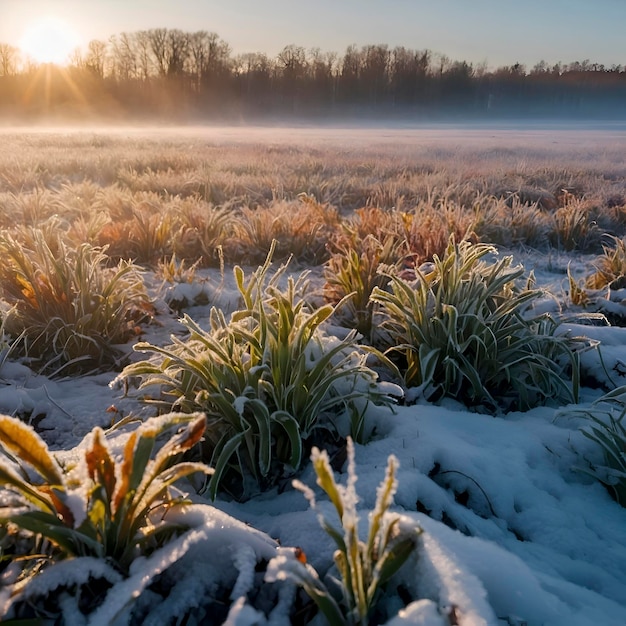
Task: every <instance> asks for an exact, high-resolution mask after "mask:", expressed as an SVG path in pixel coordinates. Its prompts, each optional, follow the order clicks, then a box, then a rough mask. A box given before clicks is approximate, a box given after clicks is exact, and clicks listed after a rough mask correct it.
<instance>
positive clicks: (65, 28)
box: [19, 17, 79, 65]
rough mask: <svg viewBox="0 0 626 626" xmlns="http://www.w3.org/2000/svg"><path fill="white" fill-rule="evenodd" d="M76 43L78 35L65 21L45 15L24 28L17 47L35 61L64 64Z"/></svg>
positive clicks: (77, 42)
mask: <svg viewBox="0 0 626 626" xmlns="http://www.w3.org/2000/svg"><path fill="white" fill-rule="evenodd" d="M78 44H79V39H78V35H77V34H76V31H75V30H74V29H73V28H72V27H71V26H70V25H69V24H68V23H67V22H65V21H63V20H62V19H59V18H56V17H45V18H40V19H37V21H35V22H33V23H32V24H31V25H30V26H29V27H28V28H27V29H26V31H25V32H24V34H23V35H22V39H21V40H20V43H19V47H20V49H21V50H22V52H23V53H24V54H26V55H27V56H28V57H29V58H30V59H32V60H33V61H35V62H37V63H54V64H55V65H66V64H67V63H68V62H69V57H70V54H71V53H72V52H73V51H74V50H75V49H76V47H77V46H78Z"/></svg>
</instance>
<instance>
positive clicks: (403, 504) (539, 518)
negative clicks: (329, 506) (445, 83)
mask: <svg viewBox="0 0 626 626" xmlns="http://www.w3.org/2000/svg"><path fill="white" fill-rule="evenodd" d="M520 260H521V261H522V262H523V263H524V265H525V267H526V268H527V269H528V270H531V269H534V271H535V274H536V276H537V278H538V282H539V283H540V284H542V285H545V286H547V287H548V288H549V290H550V292H551V293H552V294H553V295H554V299H553V300H552V301H550V299H547V300H546V302H547V304H546V306H547V307H557V306H558V305H559V302H562V301H564V300H565V295H564V290H565V289H566V283H567V280H566V279H567V277H566V274H565V270H566V268H567V264H568V262H569V261H570V260H571V261H572V265H571V268H572V271H573V273H574V274H575V275H576V274H578V275H582V274H584V273H585V272H588V271H589V267H588V262H589V259H588V258H585V257H576V258H571V259H570V258H569V257H566V256H565V255H563V256H556V257H554V256H553V257H551V258H548V257H546V256H545V255H539V254H536V253H532V252H527V253H524V254H521V253H520ZM200 275H201V276H202V277H204V278H205V279H206V282H205V284H204V286H203V288H204V289H205V291H206V293H207V294H208V296H209V299H210V300H211V304H217V305H218V306H224V307H226V308H228V307H229V306H232V304H233V301H234V300H236V291H235V289H234V284H233V283H232V281H231V276H229V275H228V273H227V275H226V277H225V280H224V282H223V283H222V280H221V278H220V277H219V275H218V274H216V273H212V272H206V273H200ZM148 278H150V277H148ZM179 289H181V290H182V291H185V290H187V291H189V290H191V289H192V287H190V286H183V287H179ZM196 289H197V287H196ZM161 294H163V292H161ZM189 295H190V296H191V297H193V294H189ZM160 310H161V313H160V314H159V315H158V316H157V318H156V323H155V324H153V325H151V326H149V327H147V328H146V332H145V335H144V337H143V339H145V340H147V341H150V342H152V343H161V344H165V343H167V341H168V339H167V338H168V336H169V335H170V334H171V333H178V332H181V331H182V327H181V326H180V325H179V324H178V322H177V320H176V315H175V314H174V313H172V312H168V310H167V307H166V306H165V305H164V304H163V303H162V304H161V305H160ZM186 312H187V313H189V315H191V316H192V317H193V318H194V319H195V320H196V321H198V322H199V323H200V324H202V322H203V320H206V319H207V316H208V307H207V306H194V307H190V308H189V309H187V310H186ZM581 328H582V329H583V330H584V331H585V332H588V333H589V334H590V336H592V338H597V339H599V340H601V341H602V342H603V343H604V344H606V349H604V350H603V352H602V357H603V361H604V363H601V362H600V358H599V356H598V353H597V352H589V353H587V354H586V355H585V357H584V360H583V366H584V369H585V370H586V371H588V372H592V373H594V376H595V377H596V378H600V379H601V378H602V376H603V374H602V372H604V371H605V370H608V371H609V372H611V371H613V373H614V375H615V376H618V373H617V370H613V367H614V366H615V365H617V364H619V362H620V360H624V361H626V330H624V329H622V328H619V327H610V328H606V327H604V328H603V327H595V326H586V327H584V328H583V327H579V326H572V330H573V331H575V332H580V331H581ZM618 369H619V368H618ZM117 373H118V372H111V373H110V374H100V375H97V376H86V377H82V378H74V379H67V380H55V381H52V380H49V379H47V378H44V377H41V376H37V375H35V374H33V373H32V372H31V371H30V370H28V369H27V368H26V367H24V366H22V365H18V364H15V363H12V362H11V361H10V359H7V360H5V361H4V362H3V364H2V365H1V367H0V412H4V413H8V414H12V413H21V414H23V413H25V412H29V413H31V414H32V416H33V420H34V421H35V422H36V426H37V429H38V430H39V432H41V433H42V435H43V436H44V438H45V439H46V441H47V442H48V443H49V445H50V446H51V447H52V448H53V449H56V450H64V449H69V448H72V447H74V446H75V445H77V444H78V443H79V442H80V441H81V439H82V437H83V436H84V435H85V434H86V433H87V432H89V431H90V429H91V428H92V427H93V426H95V425H100V426H105V427H106V426H107V425H109V424H110V423H111V421H112V420H113V419H118V418H119V416H120V414H121V415H127V414H128V413H129V412H131V411H132V412H135V413H138V414H140V415H146V416H147V415H149V412H148V410H147V409H146V408H144V407H142V406H141V405H140V404H139V403H138V401H137V399H136V397H133V396H132V395H131V396H130V397H123V396H122V392H121V390H120V389H118V388H112V387H110V386H109V383H110V382H111V381H112V379H113V378H114V377H115V376H116V375H117ZM616 382H618V383H619V382H620V381H619V380H617V381H616ZM601 393H602V391H601V390H599V389H591V388H587V387H585V388H583V390H582V394H581V395H582V397H581V405H582V406H587V405H588V404H589V403H591V402H592V401H593V400H594V399H597V398H598V397H599V396H600V395H601ZM111 405H114V406H115V407H116V409H117V412H111V411H107V408H109V407H110V406H111ZM575 408H576V407H559V408H555V407H545V408H537V409H534V410H531V411H529V412H527V413H510V414H506V415H500V416H497V417H492V416H486V415H480V414H476V413H471V412H469V411H468V410H467V409H466V408H465V407H463V406H461V405H459V404H457V403H455V402H454V401H452V400H446V401H444V402H443V403H442V404H441V405H439V406H435V405H432V404H429V403H426V402H424V401H418V402H417V404H415V405H412V406H399V407H396V408H395V410H394V411H391V410H390V409H383V408H377V407H372V408H370V409H369V410H368V414H367V420H368V424H369V426H370V428H372V429H374V432H375V436H374V438H373V439H372V440H371V441H370V442H369V443H367V445H357V446H356V470H357V474H358V482H357V491H358V493H359V496H360V502H359V509H360V512H361V520H362V521H361V525H362V527H363V528H365V527H366V520H367V514H368V512H369V511H370V510H371V509H372V508H373V506H374V502H375V499H376V488H377V486H378V484H379V483H380V481H381V480H382V478H383V475H384V471H385V466H386V463H387V458H388V456H389V455H390V454H394V455H395V456H396V457H397V458H398V460H399V462H400V470H399V473H398V482H399V488H398V492H397V494H396V497H395V507H394V508H395V510H397V511H398V512H399V513H401V515H402V519H403V523H404V524H408V525H410V524H417V525H419V526H420V527H421V528H422V529H423V530H424V533H423V535H422V539H421V543H420V548H419V553H418V557H417V559H415V560H411V561H409V562H408V563H407V564H406V565H405V570H403V574H402V575H403V579H404V581H405V584H406V585H407V586H409V588H411V589H412V590H413V591H416V592H417V595H418V596H419V597H421V598H424V599H425V600H423V601H422V602H421V603H416V604H413V605H411V606H410V607H408V608H407V609H406V610H404V611H401V612H400V613H399V615H398V617H397V618H395V620H393V622H392V623H393V624H394V625H400V624H425V625H429V626H434V625H440V624H444V623H445V622H444V618H443V617H442V616H441V615H442V614H441V612H440V611H438V610H435V608H436V607H439V608H442V607H444V606H449V607H456V609H455V612H456V615H458V619H459V620H460V621H459V622H458V623H460V624H463V625H479V624H501V625H505V624H509V625H516V626H521V625H522V624H529V625H537V626H540V625H541V626H549V625H553V626H560V625H568V626H574V625H579V626H591V625H599V626H611V625H616V626H617V625H620V624H625V623H626V510H625V509H623V508H622V507H620V506H619V505H618V504H617V503H616V502H614V501H613V500H612V499H611V497H610V496H609V494H608V492H607V491H606V490H605V489H604V488H603V487H602V486H601V485H600V484H599V483H598V482H596V481H594V480H593V479H591V478H590V477H589V476H588V475H586V474H585V473H584V472H582V471H580V468H581V467H583V466H584V465H585V461H584V459H589V460H592V461H593V460H596V461H599V460H600V453H599V451H598V450H597V448H596V447H595V446H594V445H593V442H591V441H589V440H588V439H587V438H585V437H584V436H583V435H582V434H581V432H580V427H581V426H582V425H583V424H584V421H583V420H582V418H580V417H576V415H575V414H574V409H575ZM300 480H301V481H302V482H303V483H304V484H306V485H309V486H311V487H313V486H314V485H315V475H314V473H313V470H312V469H311V467H308V468H307V469H305V470H304V472H303V474H302V475H301V476H300ZM338 480H340V481H343V480H345V476H343V477H342V476H339V477H338ZM318 500H319V501H320V506H321V507H322V508H324V506H325V504H324V497H322V496H319V498H318ZM213 506H214V509H213V514H210V513H209V514H207V513H206V512H205V513H203V515H204V517H203V518H202V519H201V520H200V521H198V522H197V526H196V530H195V531H194V532H195V533H196V534H195V535H193V541H191V539H189V537H188V539H189V541H191V543H193V542H195V544H194V545H195V547H193V548H190V552H189V553H188V554H187V555H186V556H184V557H183V558H182V560H181V561H180V562H179V564H178V569H177V570H176V571H177V572H178V573H179V575H180V576H181V577H183V578H185V580H187V581H188V582H187V584H188V585H191V581H192V580H195V581H196V583H197V585H198V586H197V589H196V590H195V592H197V593H199V594H201V593H205V592H206V591H207V589H209V588H210V585H211V584H212V583H214V582H215V581H216V580H219V577H220V576H221V575H222V573H223V571H222V570H221V569H220V568H219V567H216V563H215V558H216V557H215V555H216V554H217V553H218V552H219V550H218V547H219V546H216V545H214V544H215V541H216V540H217V541H218V542H220V544H221V547H222V548H224V546H229V545H230V544H229V542H231V543H233V544H234V543H237V542H241V541H242V539H243V538H245V542H244V543H246V542H247V544H248V545H250V546H252V550H253V556H254V552H256V554H263V555H264V556H265V557H267V556H268V555H270V554H271V553H272V551H273V550H274V549H275V547H274V544H273V542H272V541H271V540H270V538H272V539H275V540H278V541H280V544H281V545H283V546H299V547H301V548H302V549H303V550H304V552H305V553H306V555H307V558H308V561H309V563H311V564H312V565H313V566H314V567H315V568H316V569H317V570H318V571H319V572H324V571H326V570H327V569H328V568H329V567H330V566H331V564H332V553H333V545H332V542H331V539H330V538H329V537H328V535H326V534H325V532H324V531H323V530H322V529H321V527H320V525H319V522H318V519H317V515H316V513H315V512H313V511H311V510H310V509H309V506H308V503H307V501H306V499H305V498H304V497H303V495H302V493H300V492H299V491H297V490H295V489H290V488H286V489H283V490H282V491H281V492H280V493H279V492H278V491H277V490H273V491H271V492H269V493H265V494H263V495H262V496H259V497H257V498H254V499H252V500H250V501H248V502H245V503H237V502H228V501H223V500H218V501H216V502H215V503H214V504H213ZM224 514H227V515H228V516H230V517H228V518H227V517H225V516H224ZM230 518H235V519H236V520H239V521H240V522H243V523H244V524H245V525H247V526H245V525H244V524H238V523H236V522H234V520H232V519H230ZM217 526H221V527H222V529H224V530H223V533H222V535H221V536H219V533H218V536H216V535H215V534H211V533H209V532H208V531H206V529H207V528H209V527H211V528H213V527H217ZM203 528H204V529H205V531H204V532H205V534H204V535H203V534H202V532H203V531H202V529H203ZM229 529H230V530H229ZM253 529H256V531H262V533H266V534H267V537H266V536H264V535H262V534H260V533H258V532H256V531H255V530H253ZM220 537H221V538H220ZM180 545H182V543H181V544H180ZM231 547H232V546H231ZM232 549H233V550H234V548H232ZM231 556H232V555H231ZM232 558H233V559H234V561H235V562H239V563H241V561H242V560H243V561H245V560H246V558H248V559H250V558H252V560H254V558H253V557H250V556H249V555H248V556H246V552H245V550H243V549H242V550H240V553H237V554H236V555H235V556H234V557H232ZM237 559H239V561H237ZM225 562H226V561H225ZM199 563H202V564H203V569H202V573H200V567H199ZM244 569H245V568H244V567H243V566H241V567H240V571H244ZM194 572H195V574H194ZM139 574H140V571H139ZM139 577H140V576H139ZM135 583H136V581H135ZM135 583H132V582H131V583H127V584H126V589H127V590H128V589H130V591H128V593H129V594H130V595H129V597H132V585H133V584H135ZM248 583H249V584H247V585H246V584H245V580H243V576H240V577H239V580H238V582H237V585H238V586H236V588H237V592H236V593H234V596H236V595H237V594H241V595H243V594H244V593H245V592H246V591H247V590H248V588H249V587H250V581H248ZM137 584H138V583H137ZM187 591H188V593H192V592H194V591H193V586H192V585H191V587H190V588H189V589H188V590H187ZM233 599H234V600H236V598H235V597H234V598H233ZM429 601H430V602H429ZM181 602H182V600H181ZM281 606H282V608H280V607H279V608H277V609H276V610H275V611H274V612H273V613H272V614H271V615H270V616H269V617H268V616H265V615H263V614H261V612H259V611H258V610H256V609H255V608H253V607H252V606H251V605H250V604H247V603H246V602H245V601H244V600H241V599H240V600H239V601H238V602H235V604H234V608H233V609H232V610H231V614H230V617H229V620H230V621H229V623H231V624H237V625H239V626H244V625H250V626H252V625H253V624H259V625H260V624H265V623H274V624H287V623H288V618H287V617H286V609H285V605H281ZM105 609H106V606H105ZM105 609H103V608H102V607H101V610H100V618H99V619H100V620H101V621H99V622H93V623H103V624H104V623H107V619H108V618H107V617H106V615H107V613H106V610H105ZM170 609H171V610H172V612H173V613H175V609H174V608H173V606H171V605H170ZM151 615H153V617H152V618H151V620H152V621H150V620H146V622H145V623H154V624H158V623H159V619H165V618H164V615H165V613H163V612H161V613H159V612H158V611H157V610H156V609H155V610H153V612H152V613H151ZM159 616H160V617H159ZM161 623H163V622H161ZM198 623H212V622H211V621H210V617H206V621H205V622H198ZM450 623H455V622H454V621H451V622H450Z"/></svg>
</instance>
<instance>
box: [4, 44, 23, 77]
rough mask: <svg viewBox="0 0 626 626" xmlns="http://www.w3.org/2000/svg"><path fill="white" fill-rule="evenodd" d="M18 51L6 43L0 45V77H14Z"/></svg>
mask: <svg viewBox="0 0 626 626" xmlns="http://www.w3.org/2000/svg"><path fill="white" fill-rule="evenodd" d="M18 59H19V51H18V49H17V48H16V47H15V46H12V45H10V44H8V43H0V76H14V75H15V74H16V73H17V64H18Z"/></svg>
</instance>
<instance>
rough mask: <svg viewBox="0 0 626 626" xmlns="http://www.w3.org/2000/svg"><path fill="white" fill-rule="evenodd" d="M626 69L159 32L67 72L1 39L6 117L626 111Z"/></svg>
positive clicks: (0, 93) (92, 49)
mask: <svg viewBox="0 0 626 626" xmlns="http://www.w3.org/2000/svg"><path fill="white" fill-rule="evenodd" d="M625 102H626V68H625V67H623V66H621V65H613V66H611V67H606V66H604V65H601V64H597V63H592V62H590V61H589V60H585V61H582V62H578V61H577V62H573V63H568V64H563V63H556V64H553V65H551V64H548V63H546V62H545V61H540V62H539V63H537V64H536V65H535V66H533V67H532V68H527V67H526V66H524V65H522V64H519V63H516V64H514V65H511V66H503V67H498V68H497V69H494V70H489V69H488V68H487V66H486V65H485V64H472V63H468V62H467V61H458V60H452V59H450V58H449V57H447V56H445V55H443V54H438V53H435V52H432V51H431V50H416V49H411V48H406V47H401V46H400V47H394V48H390V47H389V46H388V45H385V44H376V45H365V46H361V47H357V46H355V45H351V46H348V48H347V49H346V50H345V52H344V53H343V54H338V53H336V52H324V51H322V50H320V49H319V48H314V49H308V50H307V49H305V48H303V47H301V46H297V45H288V46H286V47H285V48H284V49H283V50H281V52H279V53H278V54H277V55H276V56H275V57H270V56H268V55H266V54H264V53H261V52H256V53H247V54H239V55H234V54H233V52H232V50H231V48H230V46H229V45H228V44H227V43H226V42H225V41H223V40H222V39H221V38H220V37H219V36H218V35H217V34H216V33H212V32H207V31H198V32H191V33H190V32H184V31H182V30H178V29H166V28H156V29H151V30H142V31H137V32H133V33H122V34H120V35H116V36H113V37H111V38H110V39H109V40H108V41H100V40H94V41H91V42H90V43H89V45H88V46H87V48H86V49H85V50H76V51H75V52H74V53H73V55H72V58H71V60H70V63H69V64H68V66H67V67H64V68H60V67H56V66H52V65H41V64H40V65H38V64H36V63H33V62H32V61H29V60H28V59H22V58H21V55H20V52H19V50H18V49H17V48H15V47H13V46H10V45H8V44H2V43H0V115H1V114H5V115H10V116H17V117H24V118H29V117H38V116H42V115H45V114H63V113H65V114H67V115H70V116H74V115H78V116H88V115H98V116H105V117H110V118H115V117H128V116H142V117H149V116H152V117H155V118H163V119H178V120H180V119H189V118H198V119H210V118H215V119H235V118H242V119H247V120H250V119H254V118H262V117H266V118H267V117H269V118H271V117H278V116H280V117H282V118H284V117H285V116H294V117H313V118H324V117H330V116H334V117H342V116H344V117H350V118H354V117H359V116H362V117H380V116H385V117H389V118H394V117H397V118H398V119H406V118H411V119H437V118H440V117H444V116H450V115H452V116H455V115H458V116H460V115H463V116H474V117H476V118H478V119H480V118H497V117H504V116H535V117H550V116H559V117H563V116H571V117H612V118H619V117H624V116H626V107H625V106H624V103H625Z"/></svg>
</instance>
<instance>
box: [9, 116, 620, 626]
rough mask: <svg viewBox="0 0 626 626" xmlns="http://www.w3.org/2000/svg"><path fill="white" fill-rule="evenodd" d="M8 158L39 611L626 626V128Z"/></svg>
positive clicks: (215, 143) (13, 517)
mask: <svg viewBox="0 0 626 626" xmlns="http://www.w3.org/2000/svg"><path fill="white" fill-rule="evenodd" d="M0 142H1V145H2V148H3V150H2V151H1V153H0V252H1V254H2V257H1V258H2V264H1V266H0V298H1V300H0V305H1V309H0V318H1V323H2V336H1V337H0V339H1V346H0V348H1V351H0V355H1V358H0V382H1V383H2V385H1V386H0V413H3V414H6V415H7V416H11V417H0V444H2V450H3V451H4V453H5V454H4V456H3V457H2V458H1V459H0V461H1V462H0V485H1V486H4V487H5V488H4V489H3V490H2V491H1V492H0V505H1V507H2V508H0V522H2V526H1V527H0V550H1V551H2V557H3V558H2V560H1V561H0V576H1V577H2V578H1V582H0V584H1V586H0V616H1V617H2V618H3V619H5V620H7V623H11V622H10V620H16V623H17V621H18V620H28V619H39V620H40V621H39V622H32V623H44V624H48V623H49V624H53V623H67V624H87V623H89V624H130V623H132V624H135V623H145V624H222V623H229V624H239V625H248V624H250V625H252V624H259V625H260V624H287V623H296V624H304V623H325V621H324V619H326V620H328V621H329V622H330V623H333V624H334V623H345V624H367V623H372V624H382V623H389V624H394V625H399V624H428V625H429V626H431V625H432V626H434V625H442V624H445V625H447V624H461V625H474V624H503V625H504V624H509V625H513V626H521V625H522V624H542V625H547V624H554V625H558V624H580V625H585V624H603V625H611V624H621V623H623V614H624V608H625V606H624V604H625V603H624V598H626V586H625V584H624V582H623V581H624V574H625V573H626V567H625V565H624V564H625V563H626V524H625V521H626V517H625V516H626V514H625V513H624V509H623V506H625V505H626V457H625V455H626V431H625V430H624V425H623V420H622V417H623V415H624V413H625V411H626V387H623V386H622V385H624V380H623V378H624V376H626V334H625V333H626V331H625V330H624V326H626V307H625V306H624V303H625V302H626V291H624V289H625V288H626V161H625V160H624V158H623V155H624V154H625V153H626V129H624V128H622V127H620V126H611V125H608V124H607V125H601V124H599V125H595V126H588V127H586V128H576V127H567V126H561V127H558V126H557V127H554V126H552V127H549V126H541V125H536V126H534V127H526V128H523V127H516V126H514V125H511V126H509V127H505V126H487V125H485V126H478V125H477V126H474V127H461V126H454V125H447V126H440V127H424V128H415V127H395V128H380V127H371V128H367V129H362V128H333V127H326V128H311V127H305V126H302V127H298V128H276V127H255V128H247V127H229V128H222V127H215V128H213V127H201V128H200V127H186V128H175V129H174V128H162V129H159V128H131V127H117V128H87V127H85V128H80V129H76V128H52V129H51V128H39V129H36V128H28V129H25V128H4V129H1V130H0ZM352 442H354V443H352ZM318 448H319V449H322V450H325V452H323V453H319V452H317V449H318ZM326 455H327V456H326ZM390 455H393V457H390ZM310 459H312V461H311V460H310ZM388 459H390V460H389V461H388ZM396 462H398V463H399V466H396ZM385 466H387V474H385ZM209 468H210V469H209ZM333 475H334V477H335V479H336V480H337V482H338V483H339V485H338V486H337V485H335V483H334V480H333V479H332V476H333ZM357 476H358V488H357V489H356V491H358V494H359V495H358V497H357V496H356V493H355V481H356V477H357ZM293 479H297V480H298V481H301V483H300V485H301V486H300V488H299V489H295V488H293V486H292V480H293ZM381 481H383V483H382V487H381V488H380V489H378V490H377V486H378V484H379V483H380V482H381ZM316 484H317V487H316V486H315V485H316ZM307 488H315V498H314V497H313V495H312V494H313V492H311V491H310V490H308V491H307ZM300 491H305V495H306V498H305V497H304V496H303V495H302V493H300ZM394 496H395V501H394ZM307 499H308V503H307ZM315 499H316V500H317V501H315ZM182 500H185V501H184V502H183V501H182ZM331 503H332V505H333V506H331ZM335 509H336V510H335ZM338 511H339V512H340V513H339V516H338V515H337V512H338ZM318 514H319V515H320V516H321V517H322V518H324V519H325V520H326V521H325V522H324V523H322V524H321V525H320V523H319V521H318ZM368 514H369V515H368ZM359 518H360V526H361V530H360V534H359V532H358V529H357V522H358V520H359ZM368 520H369V523H371V525H372V526H371V527H372V528H373V529H374V530H372V531H371V535H370V536H368V535H367V533H366V531H365V526H366V525H367V523H368ZM377 523H379V524H380V527H376V524H377ZM376 528H378V529H377V530H376ZM359 537H360V539H359ZM279 546H280V547H279ZM296 548H297V549H296ZM335 549H336V550H337V552H335V556H334V561H333V551H334V550H335ZM303 555H306V558H305V557H304V556H303ZM305 561H306V563H305ZM328 572H330V576H334V577H335V578H338V579H339V581H340V582H335V583H332V582H329V576H326V574H327V573H328ZM318 574H319V578H318ZM364 581H365V582H364ZM294 582H295V583H296V585H294V584H293V583H294ZM368 585H369V586H368ZM297 586H300V587H301V588H302V589H304V591H299V592H296V587H297ZM305 592H306V593H305ZM55 620H60V621H55ZM20 623H21V622H20ZM29 623H30V622H29Z"/></svg>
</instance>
